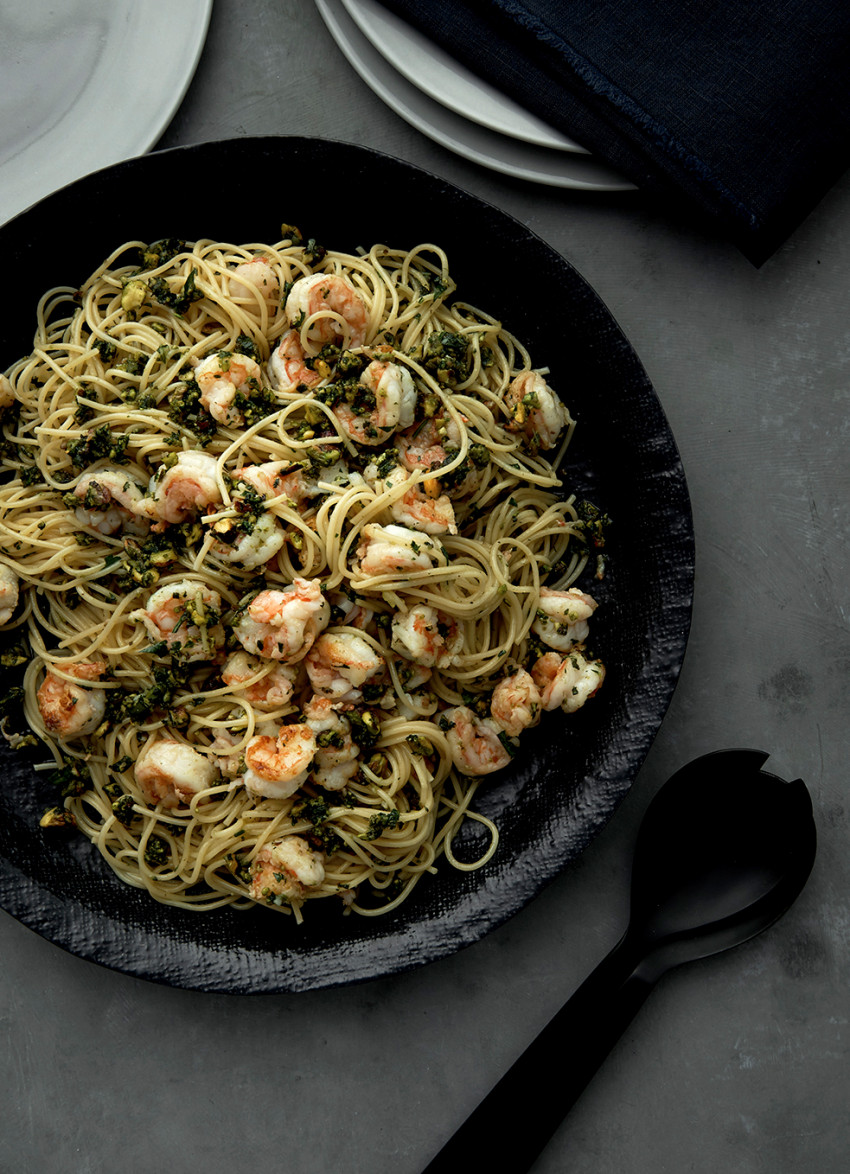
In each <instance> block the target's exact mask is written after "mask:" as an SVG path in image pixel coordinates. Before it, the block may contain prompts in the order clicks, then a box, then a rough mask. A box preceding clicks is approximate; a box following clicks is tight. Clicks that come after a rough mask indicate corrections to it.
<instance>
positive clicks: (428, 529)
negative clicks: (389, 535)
mask: <svg viewBox="0 0 850 1174" xmlns="http://www.w3.org/2000/svg"><path fill="white" fill-rule="evenodd" d="M364 477H365V479H366V481H367V482H370V483H371V484H372V485H373V487H374V489H375V492H376V493H386V492H388V491H389V490H392V489H396V488H397V487H398V486H399V485H408V488H407V489H406V490H405V492H404V494H403V495H402V496H401V497H396V498H395V500H394V501H393V502H392V503H391V504H390V513H391V514H392V516H393V518H394V520H395V521H396V522H399V523H400V524H401V525H402V526H409V527H411V528H412V529H414V530H423V531H424V532H425V533H426V534H457V523H456V521H455V511H454V506H453V505H452V503H451V499H450V498H449V497H447V496H446V494H444V493H441V492H440V483H439V481H437V479H436V478H434V477H430V478H427V479H426V480H425V481H423V482H420V481H418V480H414V479H413V478H412V476H411V474H410V472H409V471H408V470H407V469H404V468H402V466H401V465H397V466H396V468H394V469H393V470H392V471H391V472H390V473H389V474H388V475H387V476H386V477H384V478H379V477H377V476H376V475H375V466H374V465H367V467H366V469H365V471H364Z"/></svg>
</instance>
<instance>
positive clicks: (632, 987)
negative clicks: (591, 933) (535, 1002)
mask: <svg viewBox="0 0 850 1174" xmlns="http://www.w3.org/2000/svg"><path fill="white" fill-rule="evenodd" d="M640 962H641V956H640V954H639V953H637V952H636V951H635V950H634V949H633V947H632V945H631V943H630V941H629V937H628V935H626V937H624V938H623V939H622V941H620V942H619V944H618V945H617V946H615V947H614V949H613V950H612V951H611V953H610V954H609V955H608V956H607V958H605V959H603V961H602V962H601V963H600V964H599V965H598V966H597V968H596V969H595V970H594V971H593V973H592V974H591V975H590V976H589V977H588V978H587V979H585V981H584V982H583V983H582V985H581V986H580V987H579V988H578V990H577V991H576V992H575V994H574V995H573V996H572V998H571V999H569V1001H568V1002H567V1003H565V1004H564V1006H563V1007H562V1008H561V1010H560V1011H558V1012H557V1014H556V1015H555V1016H554V1017H553V1018H552V1019H551V1020H550V1021H549V1023H548V1024H547V1025H546V1027H544V1028H543V1030H542V1031H541V1032H540V1034H539V1035H538V1036H537V1038H536V1039H535V1040H534V1041H533V1042H532V1043H531V1044H529V1046H528V1047H527V1048H526V1050H525V1051H524V1052H523V1053H522V1055H521V1056H520V1057H519V1059H518V1060H516V1061H515V1063H514V1064H513V1065H512V1067H511V1068H509V1069H508V1071H507V1072H506V1073H505V1075H504V1076H503V1077H502V1078H501V1080H500V1081H499V1083H498V1084H497V1085H495V1087H494V1088H493V1089H492V1090H491V1091H490V1092H489V1093H488V1094H487V1096H486V1097H485V1098H484V1100H483V1101H482V1102H481V1103H480V1104H479V1105H478V1107H477V1108H476V1109H475V1110H474V1111H473V1112H472V1114H471V1115H470V1116H469V1117H468V1118H467V1120H466V1121H465V1122H464V1123H463V1124H462V1125H461V1126H460V1128H459V1129H458V1130H457V1132H456V1133H455V1134H454V1135H453V1136H452V1137H451V1138H449V1140H448V1142H446V1144H445V1145H444V1146H443V1148H442V1149H441V1150H440V1151H439V1153H437V1155H436V1156H435V1157H434V1158H433V1159H432V1161H431V1162H430V1163H429V1165H428V1166H427V1167H426V1169H425V1171H424V1172H423V1174H457V1171H458V1170H481V1169H484V1170H486V1169H490V1170H510V1171H511V1174H524V1172H525V1171H527V1170H529V1169H530V1167H531V1166H532V1164H533V1163H534V1161H535V1159H536V1158H537V1156H538V1155H539V1154H540V1152H541V1150H542V1149H543V1147H544V1146H545V1145H546V1143H547V1141H548V1140H549V1138H550V1137H551V1136H552V1134H553V1133H554V1132H555V1130H556V1129H557V1127H558V1125H559V1124H560V1122H561V1121H562V1119H563V1118H564V1117H565V1116H566V1113H567V1110H568V1109H569V1108H570V1107H571V1106H572V1105H573V1104H574V1103H575V1101H576V1100H577V1099H578V1097H579V1096H580V1095H581V1093H582V1091H583V1090H584V1088H585V1087H586V1085H587V1084H588V1083H589V1082H590V1080H591V1078H592V1076H593V1075H594V1073H595V1072H596V1070H597V1069H598V1068H599V1066H600V1065H601V1063H602V1061H603V1060H604V1059H605V1057H606V1056H607V1055H608V1053H609V1051H610V1050H611V1048H612V1047H613V1046H614V1044H615V1043H616V1042H617V1040H618V1039H619V1037H620V1036H621V1034H622V1033H623V1031H624V1030H625V1029H626V1027H627V1026H628V1025H629V1023H630V1022H631V1020H632V1018H633V1016H634V1014H635V1012H636V1011H637V1010H638V1008H639V1007H640V1006H641V1004H642V1003H643V1001H644V999H645V998H646V996H647V995H648V994H649V992H650V991H651V990H652V987H653V986H654V984H655V981H656V979H657V978H658V974H657V973H656V972H652V973H647V971H648V969H649V968H647V969H646V970H645V971H644V973H643V974H641V973H640V972H639V971H640Z"/></svg>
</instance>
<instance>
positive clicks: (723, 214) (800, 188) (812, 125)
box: [384, 0, 850, 265]
mask: <svg viewBox="0 0 850 1174" xmlns="http://www.w3.org/2000/svg"><path fill="white" fill-rule="evenodd" d="M384 3H385V5H386V7H388V8H390V9H392V10H393V11H395V12H396V13H397V14H398V15H399V16H402V17H403V18H404V19H406V20H407V21H408V22H409V23H410V24H411V25H413V26H415V27H417V28H419V29H420V30H421V31H422V32H424V33H425V34H426V35H427V36H429V37H430V38H431V39H432V40H433V41H435V42H436V43H438V44H439V45H441V46H442V47H443V48H444V49H446V50H448V51H449V52H450V53H452V54H453V55H454V56H455V57H456V58H457V59H458V60H460V61H462V62H463V63H464V64H465V65H466V66H468V67H469V68H470V69H471V70H473V72H475V73H476V74H477V75H478V76H480V77H482V78H485V79H487V80H488V81H490V82H491V83H492V84H494V85H495V86H497V87H498V88H499V89H500V90H501V91H502V92H503V93H505V94H508V95H510V96H511V97H513V98H514V99H516V100H517V101H518V102H519V103H520V104H521V105H522V106H524V107H525V108H526V109H527V110H529V111H531V112H533V113H535V114H537V115H539V116H540V117H541V118H543V119H545V120H546V121H547V122H549V123H550V124H551V125H552V126H554V127H557V128H558V129H560V130H562V131H564V132H565V133H566V134H568V135H570V136H572V137H573V138H574V139H576V140H577V141H579V142H581V143H582V144H583V145H584V146H586V147H587V148H588V149H589V150H590V151H592V152H593V154H595V155H598V156H599V157H600V158H601V159H604V160H606V161H607V162H609V163H610V164H612V165H613V166H614V167H616V168H617V169H618V170H619V171H620V172H622V173H623V174H624V175H626V176H628V178H629V179H631V180H632V181H633V182H634V183H635V184H637V185H638V187H639V188H640V189H641V190H642V191H644V192H648V193H653V195H654V196H656V197H658V198H659V199H661V200H662V201H664V202H665V203H666V204H667V206H669V207H670V208H671V210H672V209H678V211H679V212H681V213H684V214H685V215H686V216H688V217H691V218H694V219H695V220H696V221H697V222H698V223H699V224H701V225H702V226H703V227H706V226H708V227H709V228H711V229H713V230H714V231H717V232H719V233H720V234H721V235H723V236H724V237H726V238H728V239H730V240H732V241H733V242H734V243H735V244H736V245H737V246H738V247H739V248H740V249H741V251H742V252H743V253H744V254H745V256H747V257H748V258H749V259H750V261H752V262H753V264H755V265H761V264H763V262H764V261H765V260H767V258H768V257H770V256H771V254H772V253H773V252H775V250H776V249H777V248H778V247H779V246H780V245H781V244H782V243H783V241H785V240H786V239H787V237H788V236H789V235H790V234H791V232H793V230H794V229H795V228H796V227H797V226H798V225H799V223H800V222H801V221H802V220H803V219H804V218H805V216H806V215H808V213H809V212H810V211H811V209H812V208H813V207H814V206H815V205H816V204H817V202H818V201H819V200H820V199H821V197H822V196H823V195H824V194H825V192H826V191H827V190H828V189H829V188H830V187H831V186H832V184H833V183H834V182H835V181H836V180H837V179H838V177H839V176H840V175H841V173H842V171H843V170H844V169H845V167H846V165H847V162H848V155H850V0H522V2H520V0H452V2H451V3H445V2H444V0H384Z"/></svg>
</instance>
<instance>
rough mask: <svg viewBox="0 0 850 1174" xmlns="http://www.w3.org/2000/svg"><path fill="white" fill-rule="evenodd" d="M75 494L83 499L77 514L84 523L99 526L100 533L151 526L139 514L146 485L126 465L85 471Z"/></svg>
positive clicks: (134, 530)
mask: <svg viewBox="0 0 850 1174" xmlns="http://www.w3.org/2000/svg"><path fill="white" fill-rule="evenodd" d="M71 494H72V495H73V497H74V498H75V499H76V501H77V502H78V503H79V504H78V505H77V506H76V508H75V510H74V517H75V519H76V521H77V522H78V523H79V525H80V526H87V527H89V528H90V529H92V530H97V532H98V533H99V534H115V533H117V531H119V530H126V531H127V533H129V534H141V533H144V531H145V530H146V529H147V524H146V522H144V521H142V519H141V518H139V517H138V516H137V515H138V513H139V506H140V503H141V502H142V499H143V498H144V495H145V491H144V487H143V486H142V485H140V484H139V483H138V482H137V481H135V480H134V479H133V478H132V477H128V476H127V474H126V473H125V472H124V470H123V469H118V468H108V467H104V468H101V469H97V470H96V471H94V472H90V473H84V474H83V475H82V477H81V478H80V479H79V481H78V482H77V484H76V485H75V486H74V488H73V490H71ZM68 500H69V501H70V498H68Z"/></svg>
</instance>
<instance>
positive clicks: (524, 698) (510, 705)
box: [490, 669, 543, 738]
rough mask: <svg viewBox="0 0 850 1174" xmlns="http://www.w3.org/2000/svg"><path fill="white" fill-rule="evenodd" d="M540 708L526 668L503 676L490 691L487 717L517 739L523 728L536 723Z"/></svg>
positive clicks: (541, 707)
mask: <svg viewBox="0 0 850 1174" xmlns="http://www.w3.org/2000/svg"><path fill="white" fill-rule="evenodd" d="M542 711H543V703H542V701H541V698H540V692H539V690H538V688H537V686H536V685H535V683H534V678H533V677H532V675H531V673H528V672H526V671H525V669H519V670H518V671H517V672H515V673H513V674H512V675H511V676H509V677H503V678H502V680H501V681H499V683H498V685H497V686H496V688H495V689H494V690H493V696H492V699H491V701H490V716H491V717H492V719H493V721H494V722H496V724H497V725H498V726H499V727H500V728H501V729H503V730H504V731H505V733H506V734H508V735H509V737H511V738H518V737H519V735H520V734H521V733H522V731H523V730H525V729H527V728H528V727H529V726H536V725H537V723H538V722H539V721H540V715H541V713H542Z"/></svg>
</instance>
